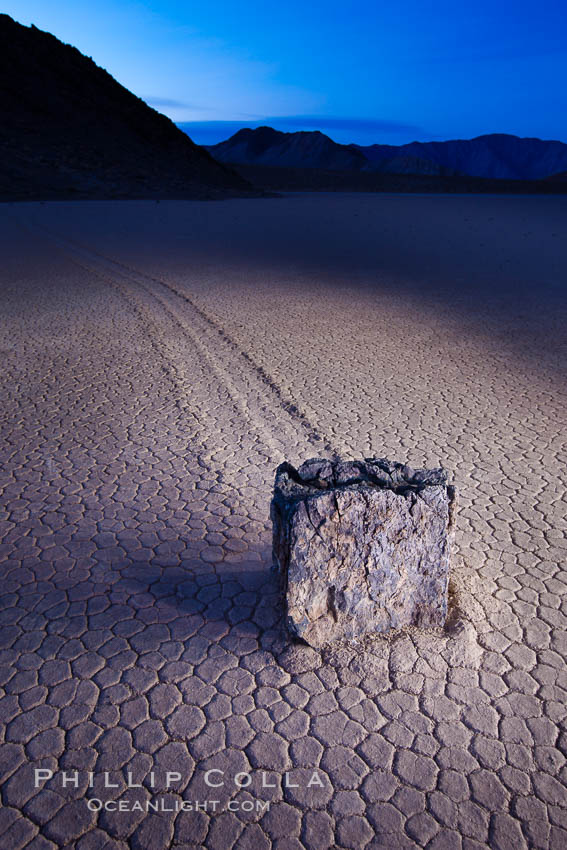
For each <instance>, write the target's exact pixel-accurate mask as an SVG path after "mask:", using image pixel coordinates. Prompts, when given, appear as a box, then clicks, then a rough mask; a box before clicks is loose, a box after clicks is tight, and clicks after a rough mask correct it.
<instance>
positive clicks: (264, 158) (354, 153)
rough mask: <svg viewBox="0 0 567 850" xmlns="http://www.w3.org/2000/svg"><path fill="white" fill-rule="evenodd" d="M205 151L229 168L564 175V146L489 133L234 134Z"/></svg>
mask: <svg viewBox="0 0 567 850" xmlns="http://www.w3.org/2000/svg"><path fill="white" fill-rule="evenodd" d="M207 150H208V151H209V152H210V153H211V154H212V155H213V156H214V157H215V159H217V160H218V161H219V162H224V163H234V164H235V165H256V166H260V165H261V166H281V167H284V166H285V167H293V168H319V169H325V170H327V171H371V172H381V173H384V174H419V175H429V176H435V175H437V176H453V175H466V176H470V177H482V178H492V179H502V180H541V179H544V178H547V177H550V176H552V175H559V174H560V173H561V172H565V171H567V144H564V143H563V142H556V141H542V140H541V139H522V138H519V137H518V136H511V135H506V134H504V133H494V134H491V135H486V136H478V137H477V138H476V139H469V140H461V139H459V140H455V141H447V142H411V143H410V144H407V145H369V146H363V145H354V144H353V145H341V144H338V143H337V142H333V141H332V139H330V138H329V137H328V136H325V135H324V134H323V133H320V132H319V131H314V132H298V133H282V132H280V131H279V130H274V129H273V128H271V127H258V128H257V129H254V130H252V129H244V130H239V131H238V133H235V134H234V136H231V138H230V139H227V140H226V141H225V142H220V143H219V144H217V145H208V146H207Z"/></svg>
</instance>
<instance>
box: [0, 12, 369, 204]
mask: <svg viewBox="0 0 567 850" xmlns="http://www.w3.org/2000/svg"><path fill="white" fill-rule="evenodd" d="M0 114H1V120H0V197H2V198H4V199H10V198H63V197H66V198H69V197H76V198H88V197H89V198H108V197H129V198H148V197H173V198H210V197H226V196H229V195H250V194H258V190H255V189H252V187H251V186H250V184H248V183H247V182H246V181H245V180H244V179H243V178H242V177H240V176H239V175H237V174H236V173H235V172H233V171H232V170H231V169H229V168H227V167H225V166H223V165H222V164H219V163H218V162H217V161H215V160H214V159H213V158H212V157H211V156H210V154H209V153H207V151H205V150H204V149H203V148H201V147H198V146H197V145H195V144H194V143H193V142H192V141H191V140H190V139H189V137H188V136H187V135H186V134H185V133H183V131H182V130H180V129H179V128H178V127H176V126H175V124H174V123H173V122H172V121H170V120H169V118H166V117H165V116H164V115H161V114H160V113H159V112H156V111H155V110H154V109H151V108H150V107H149V106H147V104H145V103H144V102H143V101H142V100H140V98H138V97H136V96H135V95H133V94H132V93H131V92H129V91H128V90H127V89H125V88H124V87H123V86H121V85H120V84H119V83H118V82H116V80H114V79H113V78H112V77H111V76H110V74H108V73H107V72H106V71H104V70H103V69H102V68H99V67H98V66H97V65H96V64H95V63H94V62H93V61H92V59H89V58H87V57H86V56H83V54H82V53H80V52H79V51H78V50H77V49H76V48H74V47H71V46H70V45H67V44H63V43H62V42H61V41H59V40H58V39H57V38H55V36H53V35H51V34H49V33H46V32H42V31H41V30H38V29H36V28H35V27H34V26H31V27H24V26H22V25H21V24H18V23H16V22H15V21H14V20H12V18H10V17H9V16H8V15H0ZM354 155H358V156H361V154H358V152H355V154H354Z"/></svg>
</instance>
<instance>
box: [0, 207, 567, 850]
mask: <svg viewBox="0 0 567 850" xmlns="http://www.w3.org/2000/svg"><path fill="white" fill-rule="evenodd" d="M566 224H567V207H566V202H565V199H564V198H562V197H552V196H549V197H546V196H541V197H509V196H508V197H505V196H417V195H416V196H411V195H403V196H394V195H390V196H389V195H340V194H336V195H335V194H328V195H325V194H318V195H309V194H298V195H289V196H286V197H282V198H272V199H263V200H231V201H222V202H191V201H178V202H175V201H163V202H161V203H155V202H128V201H111V202H61V203H56V202H49V203H47V202H46V203H45V204H39V203H29V204H28V203H22V204H12V205H10V204H2V205H0V251H1V256H2V263H1V268H0V283H1V289H2V317H3V321H2V329H1V338H0V351H1V354H2V370H1V378H0V380H1V382H2V405H1V408H0V416H1V420H2V421H1V426H0V431H1V447H0V451H1V469H2V473H1V479H0V492H1V494H2V500H1V505H0V570H1V589H2V610H1V612H0V622H1V632H0V634H1V652H0V655H1V665H2V667H1V679H0V685H1V690H0V695H1V699H0V719H1V721H2V723H3V730H4V731H3V737H2V739H1V740H2V743H1V744H0V773H1V781H2V808H1V809H0V830H1V833H2V836H3V838H2V844H3V846H4V847H6V848H10V850H18V848H24V847H26V848H33V850H49V848H59V847H69V848H71V847H73V848H77V850H103V848H104V850H114V848H116V850H127V848H128V847H131V848H134V850H138V848H140V850H142V848H143V850H162V849H163V848H169V847H172V846H175V847H177V846H178V847H180V848H182V847H183V848H189V847H191V848H199V847H203V848H218V850H229V848H233V847H234V848H238V850H268V849H269V848H273V850H301V848H309V850H326V848H337V850H338V849H339V848H343V850H360V848H378V847H384V848H389V850H396V848H414V847H418V848H422V847H427V848H428V850H453V848H454V850H480V848H484V847H490V848H495V850H522V848H541V850H546V848H557V850H563V848H565V847H566V846H567V791H566V785H567V766H566V760H565V755H566V754H567V736H566V733H565V717H566V714H567V668H566V665H565V656H566V653H567V636H566V633H565V624H566V623H567V601H566V593H567V564H566V555H567V543H566V539H565V529H566V527H567V519H566V517H567V495H566V460H567V451H566V443H565V440H566V433H567V422H566V415H565V413H566V405H565V373H566V358H565V354H566V346H565V343H566V339H567V239H566V230H567V228H566ZM334 455H338V456H340V457H343V458H347V459H348V458H351V459H352V458H360V457H373V456H377V457H388V458H390V459H392V460H399V461H403V462H406V463H409V464H411V465H412V466H414V467H421V466H424V467H435V466H437V465H439V464H442V465H443V466H445V467H446V468H447V469H448V470H449V471H450V473H451V476H452V479H453V481H454V483H455V484H456V486H457V488H458V492H459V500H460V507H459V513H458V517H457V530H456V540H455V544H456V545H455V549H456V554H455V558H454V563H453V565H452V578H451V614H450V620H449V623H448V626H447V628H446V629H445V630H443V631H433V632H426V631H419V630H415V629H414V630H412V629H409V630H407V631H403V632H400V633H399V634H396V635H395V636H393V637H391V638H388V639H387V638H384V637H376V638H373V639H370V640H367V641H364V642H361V643H359V644H341V645H338V646H335V647H333V648H332V649H328V650H324V651H321V652H320V651H316V650H314V649H311V648H309V647H306V646H303V645H301V644H294V643H292V642H291V640H290V638H289V637H288V636H287V634H286V632H285V630H284V629H283V627H282V600H281V598H280V595H279V591H278V586H277V583H276V580H275V577H274V573H273V572H272V571H271V570H270V565H271V528H270V523H269V518H268V510H269V501H270V496H271V490H272V486H273V477H274V470H275V467H276V466H277V465H278V464H279V463H281V462H282V461H283V460H284V459H285V460H288V461H290V462H291V463H293V464H294V465H298V464H299V463H301V462H302V461H304V460H305V459H307V458H310V457H316V456H324V457H332V456H334Z"/></svg>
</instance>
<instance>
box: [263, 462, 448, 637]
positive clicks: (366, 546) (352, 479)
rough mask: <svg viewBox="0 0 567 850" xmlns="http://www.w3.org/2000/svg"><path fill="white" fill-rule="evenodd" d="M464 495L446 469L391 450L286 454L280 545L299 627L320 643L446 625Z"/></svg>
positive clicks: (279, 485) (277, 514)
mask: <svg viewBox="0 0 567 850" xmlns="http://www.w3.org/2000/svg"><path fill="white" fill-rule="evenodd" d="M454 505H455V491H454V488H453V487H452V486H450V485H448V484H447V473H446V472H445V470H444V469H418V470H414V469H411V467H409V466H405V465H403V464H400V463H393V462H391V461H388V460H385V459H384V458H377V459H372V458H369V459H366V460H360V461H347V462H341V461H330V460H325V459H320V458H314V459H312V460H308V461H306V462H305V463H304V464H303V465H302V466H300V467H299V469H295V468H294V467H293V466H291V465H290V464H288V463H283V464H281V466H279V467H278V469H277V471H276V482H275V487H274V497H273V499H272V504H271V517H272V522H273V553H274V562H275V566H276V567H277V568H278V570H279V572H280V575H281V577H282V580H283V583H284V588H285V592H286V597H287V622H288V627H289V629H290V630H291V632H292V634H294V635H295V636H297V637H300V638H302V639H303V640H304V641H306V642H307V643H309V644H311V645H312V646H315V647H320V646H324V645H325V644H327V643H330V642H331V641H334V640H337V639H341V638H349V639H351V638H356V637H359V636H361V635H363V634H366V633H368V632H387V631H389V630H390V629H397V628H400V627H402V626H409V625H414V626H420V627H422V628H424V627H439V626H443V624H444V622H445V619H446V617H447V588H448V581H449V557H450V540H451V530H452V525H453V515H454Z"/></svg>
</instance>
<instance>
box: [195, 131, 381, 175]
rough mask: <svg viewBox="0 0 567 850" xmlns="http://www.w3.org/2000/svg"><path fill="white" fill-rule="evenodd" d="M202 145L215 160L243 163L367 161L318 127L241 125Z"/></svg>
mask: <svg viewBox="0 0 567 850" xmlns="http://www.w3.org/2000/svg"><path fill="white" fill-rule="evenodd" d="M206 148H207V150H208V151H210V152H211V153H212V155H213V156H214V157H215V159H217V160H218V161H219V162H229V163H231V162H236V163H242V164H243V165H286V166H293V167H296V168H327V169H330V170H331V171H359V170H361V169H364V168H368V165H369V163H368V159H367V158H366V156H365V155H364V154H363V153H362V152H361V151H359V150H357V148H356V147H355V146H354V145H339V144H337V143H336V142H333V141H332V140H331V139H330V138H329V137H328V136H325V135H324V133H320V132H319V130H315V131H314V132H299V133H282V132H281V131H280V130H274V129H273V128H272V127H257V128H256V129H255V130H250V129H244V130H239V131H238V133H235V134H234V136H231V137H230V139H228V140H227V141H226V142H220V144H218V145H207V146H206Z"/></svg>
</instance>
